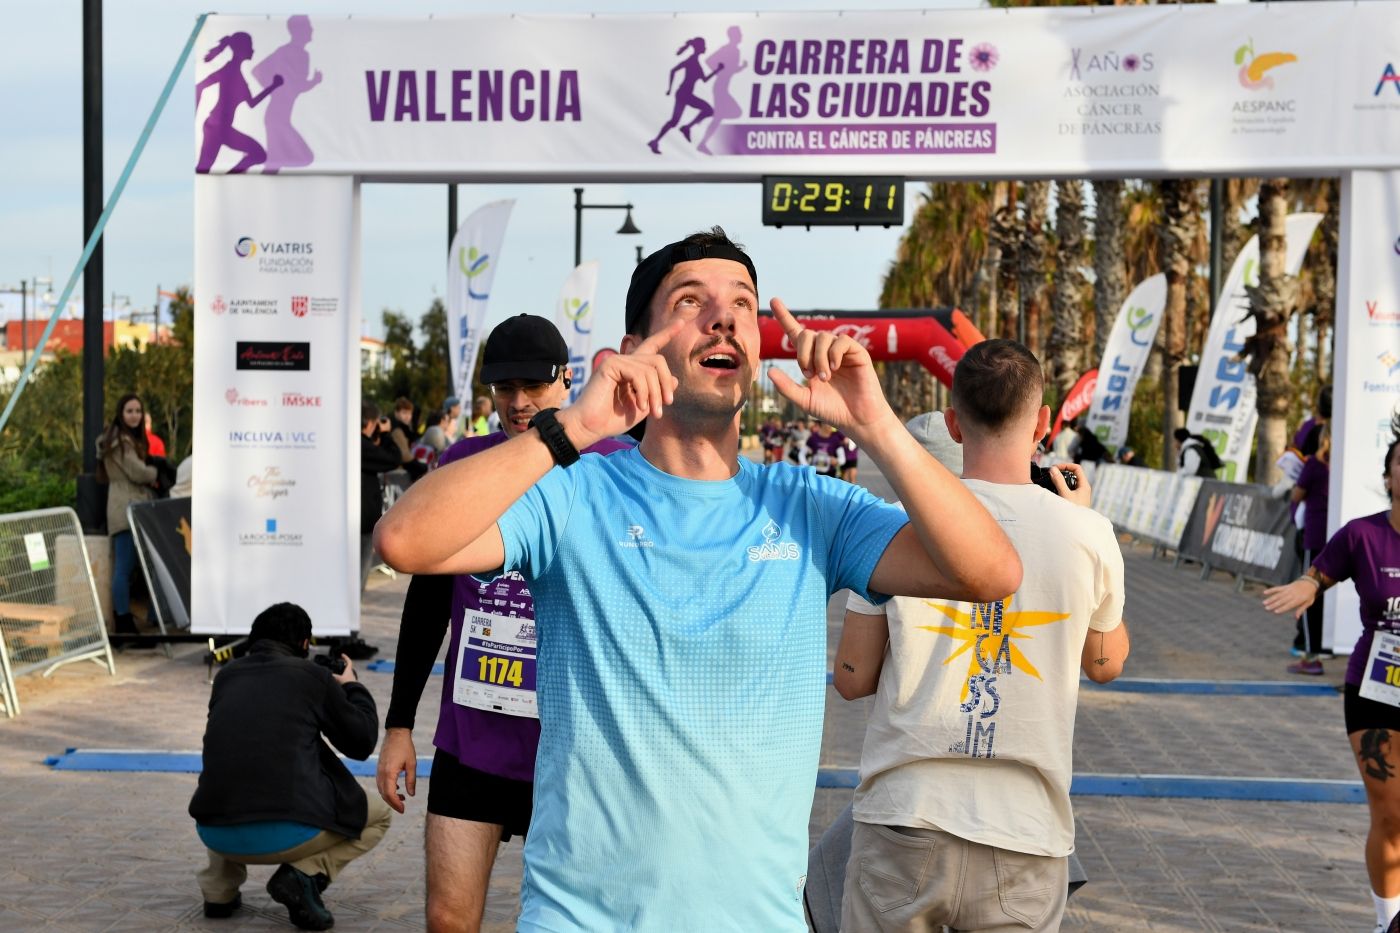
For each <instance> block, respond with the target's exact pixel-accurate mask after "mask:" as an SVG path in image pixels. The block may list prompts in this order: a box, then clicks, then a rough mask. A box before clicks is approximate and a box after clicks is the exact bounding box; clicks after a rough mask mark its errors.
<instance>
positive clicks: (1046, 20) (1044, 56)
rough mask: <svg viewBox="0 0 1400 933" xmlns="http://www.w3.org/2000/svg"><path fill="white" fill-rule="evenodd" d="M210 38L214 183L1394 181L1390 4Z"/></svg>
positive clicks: (1399, 139) (203, 115)
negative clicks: (248, 175)
mask: <svg viewBox="0 0 1400 933" xmlns="http://www.w3.org/2000/svg"><path fill="white" fill-rule="evenodd" d="M1321 9H1322V7H1321V4H1320V2H1301V3H1290V4H1282V5H1280V4H1274V5H1272V6H1269V5H1255V4H1238V5H1236V4H1231V5H1214V4H1203V5H1200V6H1193V7H1177V6H1144V7H1124V8H1115V9H1102V8H1036V9H1014V10H998V11H995V12H994V11H989V10H941V11H938V13H937V14H936V15H926V14H925V11H918V10H910V11H892V12H859V13H852V12H849V11H848V12H846V13H837V12H830V13H763V14H761V15H755V14H720V13H716V14H710V13H685V14H677V15H672V14H669V13H667V14H640V15H636V14H625V15H602V16H583V15H480V16H459V17H442V16H435V17H432V18H420V19H361V18H359V17H355V18H346V17H324V18H323V17H307V16H301V15H294V16H288V17H263V16H257V17H253V16H211V17H209V19H208V21H207V23H206V25H205V27H204V29H203V31H202V32H201V34H200V36H199V37H198V40H197V46H196V69H195V78H196V82H197V85H196V95H197V103H196V115H195V162H196V170H197V171H198V172H201V173H210V172H212V173H241V172H253V173H258V172H268V173H273V172H276V173H279V174H284V175H285V174H292V173H311V174H315V173H322V174H326V173H330V174H359V175H363V176H365V177H368V178H374V179H379V180H387V179H394V178H407V177H417V178H435V179H441V178H443V177H445V176H452V177H456V178H459V179H461V180H472V181H490V180H502V179H507V178H509V179H520V178H524V177H529V178H531V179H532V180H537V181H546V180H557V181H570V182H573V181H579V180H584V179H643V180H652V181H656V180H663V179H679V178H690V179H702V180H703V179H716V180H718V179H731V180H735V179H755V178H758V177H759V176H761V175H764V174H790V173H793V172H801V171H803V170H806V169H810V171H812V172H817V173H832V172H840V173H848V174H854V175H871V174H877V175H879V174H883V175H904V176H910V177H928V176H929V175H930V174H933V173H939V174H945V175H955V176H959V177H1003V178H1004V177H1016V176H1021V175H1036V176H1044V177H1059V176H1078V175H1083V174H1086V173H1089V172H1103V173H1111V174H1118V175H1129V176H1139V175H1142V174H1147V173H1155V172H1170V171H1182V172H1184V171H1193V172H1228V171H1232V170H1233V171H1237V172H1240V173H1249V174H1253V175H1262V174H1267V173H1269V172H1272V171H1274V170H1275V169H1280V170H1287V171H1290V172H1297V171H1300V170H1305V169H1306V168H1308V167H1312V166H1317V167H1320V168H1326V169H1331V170H1336V169H1338V168H1348V167H1353V166H1354V167H1368V168H1372V167H1376V166H1393V165H1397V164H1400V121H1397V120H1396V119H1395V117H1396V115H1397V111H1400V90H1398V89H1400V82H1397V81H1396V80H1395V75H1396V72H1395V64H1396V54H1395V51H1394V48H1393V41H1392V39H1393V35H1394V31H1393V23H1394V19H1395V9H1396V8H1395V5H1394V3H1390V2H1376V3H1365V4H1349V5H1342V4H1329V5H1328V6H1327V8H1326V12H1325V14H1324V13H1322V12H1319V11H1320V10H1321Z"/></svg>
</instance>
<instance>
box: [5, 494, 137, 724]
mask: <svg viewBox="0 0 1400 933" xmlns="http://www.w3.org/2000/svg"><path fill="white" fill-rule="evenodd" d="M75 661H93V662H95V663H97V664H105V665H106V667H107V672H108V673H109V674H112V675H114V676H115V674H116V672H117V671H116V664H115V662H114V661H113V658H112V648H111V645H110V644H109V643H108V641H107V626H106V624H105V623H104V622H103V619H102V609H101V606H100V604H99V603H98V601H97V586H96V584H95V583H94V581H93V578H92V566H91V564H90V563H89V561H88V553H87V545H86V543H85V542H84V540H83V532H82V528H81V527H80V526H79V524H78V516H77V514H76V513H75V512H74V511H73V510H72V509H67V508H63V509H40V510H37V511H33V512H19V513H16V514H13V515H0V681H2V682H3V700H4V705H5V713H6V715H7V716H9V717H11V718H13V717H14V716H16V715H18V714H19V711H20V708H19V696H18V693H17V691H16V690H15V678H16V677H19V676H22V675H24V674H28V673H31V672H33V671H39V670H42V671H43V674H44V676H45V677H47V676H49V675H50V674H52V673H53V672H54V671H55V670H57V669H58V668H59V667H61V666H63V665H64V664H71V663H73V662H75Z"/></svg>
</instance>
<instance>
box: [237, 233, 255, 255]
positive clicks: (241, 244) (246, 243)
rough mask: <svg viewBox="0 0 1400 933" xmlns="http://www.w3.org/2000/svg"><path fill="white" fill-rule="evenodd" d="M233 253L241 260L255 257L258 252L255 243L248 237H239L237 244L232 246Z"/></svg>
mask: <svg viewBox="0 0 1400 933" xmlns="http://www.w3.org/2000/svg"><path fill="white" fill-rule="evenodd" d="M233 251H234V253H236V254H237V255H238V256H239V257H241V258H243V259H247V258H248V257H249V256H255V255H257V252H258V244H257V241H256V240H254V239H253V238H252V237H250V236H242V237H239V238H238V242H237V243H235V244H233Z"/></svg>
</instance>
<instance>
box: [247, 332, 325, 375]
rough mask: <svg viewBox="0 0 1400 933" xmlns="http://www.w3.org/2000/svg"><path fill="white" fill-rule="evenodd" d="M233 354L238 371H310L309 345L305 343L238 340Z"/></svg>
mask: <svg viewBox="0 0 1400 933" xmlns="http://www.w3.org/2000/svg"><path fill="white" fill-rule="evenodd" d="M235 352H236V365H237V367H238V368H239V369H264V370H266V369H271V370H279V371H283V372H289V371H297V372H306V371H308V370H310V369H311V344H310V343H307V342H305V341H298V342H283V341H267V340H240V341H238V343H237V348H236V351H235Z"/></svg>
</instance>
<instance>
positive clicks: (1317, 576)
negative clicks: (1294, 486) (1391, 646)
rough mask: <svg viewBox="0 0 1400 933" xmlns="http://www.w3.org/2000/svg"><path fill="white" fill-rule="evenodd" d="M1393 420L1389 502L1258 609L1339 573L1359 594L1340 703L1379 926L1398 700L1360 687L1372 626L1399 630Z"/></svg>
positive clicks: (1278, 604)
mask: <svg viewBox="0 0 1400 933" xmlns="http://www.w3.org/2000/svg"><path fill="white" fill-rule="evenodd" d="M1394 427H1395V435H1396V439H1395V440H1394V441H1392V442H1391V444H1390V447H1389V448H1387V449H1386V452H1385V461H1384V463H1385V466H1384V473H1383V476H1384V484H1385V491H1386V495H1387V496H1388V497H1389V498H1390V508H1389V509H1386V510H1385V511H1383V512H1377V513H1376V514H1375V515H1367V516H1365V517H1363V518H1356V519H1352V520H1351V521H1350V522H1347V523H1346V524H1345V525H1343V526H1342V528H1341V529H1340V530H1338V532H1337V533H1336V534H1335V535H1333V536H1332V539H1331V540H1330V541H1328V542H1327V546H1326V547H1324V548H1323V549H1322V553H1321V554H1319V555H1318V556H1317V557H1316V559H1314V560H1313V562H1312V565H1311V566H1309V567H1308V569H1307V572H1306V573H1305V574H1304V575H1303V576H1302V577H1299V578H1298V579H1297V580H1295V581H1293V582H1292V583H1289V584H1288V585H1286V586H1276V587H1272V588H1271V589H1267V590H1265V591H1264V608H1266V609H1268V610H1270V611H1272V612H1279V613H1282V612H1292V613H1293V614H1294V616H1295V617H1297V616H1299V615H1301V614H1302V613H1303V611H1304V610H1306V609H1307V608H1308V607H1309V606H1311V605H1312V604H1313V603H1314V602H1315V601H1316V600H1317V596H1318V594H1319V593H1320V592H1322V591H1323V590H1325V589H1327V588H1328V587H1329V586H1332V585H1333V584H1334V583H1337V582H1339V581H1342V580H1348V579H1349V580H1352V581H1353V582H1354V583H1355V584H1356V592H1357V595H1358V596H1359V597H1360V598H1361V628H1362V634H1361V638H1360V639H1358V640H1357V642H1356V647H1355V648H1353V649H1352V652H1351V661H1350V662H1349V663H1348V664H1347V674H1346V685H1345V688H1344V697H1345V699H1344V702H1343V710H1344V714H1345V717H1346V728H1347V738H1348V739H1350V740H1351V748H1352V752H1353V753H1354V754H1355V756H1356V762H1357V767H1358V768H1359V769H1360V771H1361V782H1362V784H1363V785H1365V788H1366V803H1367V805H1368V807H1369V809H1370V814H1371V831H1370V833H1369V834H1368V835H1367V837H1366V872H1367V874H1368V875H1369V876H1370V880H1371V896H1372V898H1373V899H1374V900H1375V904H1376V921H1377V924H1376V929H1377V930H1385V929H1386V928H1387V927H1388V926H1389V924H1390V921H1391V920H1392V919H1393V918H1394V917H1395V915H1396V914H1397V913H1400V735H1397V734H1396V733H1400V706H1392V705H1391V704H1389V703H1383V702H1379V701H1377V700H1371V699H1367V698H1365V697H1363V696H1361V694H1360V691H1361V684H1362V682H1363V680H1365V679H1369V677H1368V675H1369V674H1370V671H1369V670H1368V665H1369V664H1370V662H1369V658H1370V654H1371V643H1372V642H1373V641H1374V640H1375V636H1376V632H1377V631H1380V632H1396V631H1400V499H1397V493H1400V417H1397V418H1396V420H1395V425H1394ZM1308 511H1309V513H1311V512H1312V505H1311V504H1309V506H1308ZM1370 666H1382V665H1370Z"/></svg>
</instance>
